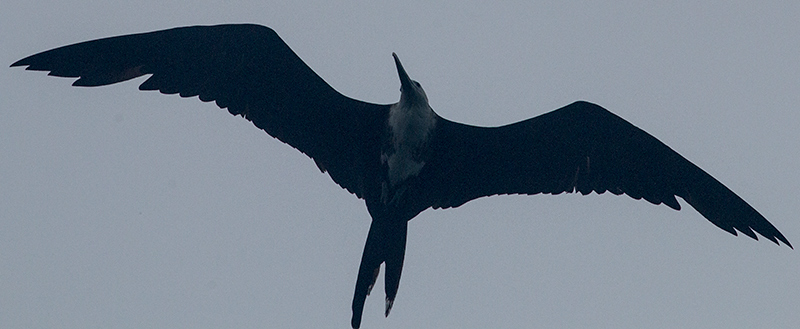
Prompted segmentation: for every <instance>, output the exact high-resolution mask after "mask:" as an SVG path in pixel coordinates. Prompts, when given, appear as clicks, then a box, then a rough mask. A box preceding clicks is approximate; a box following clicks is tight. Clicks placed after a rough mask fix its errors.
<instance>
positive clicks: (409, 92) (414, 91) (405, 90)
mask: <svg viewBox="0 0 800 329" xmlns="http://www.w3.org/2000/svg"><path fill="white" fill-rule="evenodd" d="M392 57H394V64H395V65H396V66H397V75H399V76H400V103H404V104H426V105H427V104H428V96H427V95H425V91H424V90H422V85H420V84H419V82H416V81H414V80H411V78H409V77H408V73H406V70H405V69H404V68H403V64H401V63H400V59H399V58H397V54H395V53H392Z"/></svg>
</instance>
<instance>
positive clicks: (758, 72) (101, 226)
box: [0, 0, 800, 328]
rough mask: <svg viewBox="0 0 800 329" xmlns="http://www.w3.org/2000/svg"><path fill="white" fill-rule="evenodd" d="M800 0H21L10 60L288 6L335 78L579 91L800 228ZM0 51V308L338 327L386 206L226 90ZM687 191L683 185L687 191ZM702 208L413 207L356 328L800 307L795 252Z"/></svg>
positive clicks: (481, 89) (4, 16) (677, 319)
mask: <svg viewBox="0 0 800 329" xmlns="http://www.w3.org/2000/svg"><path fill="white" fill-rule="evenodd" d="M798 17H800V3H798V2H796V1H781V2H778V3H775V2H771V3H767V2H763V1H762V2H753V1H742V2H734V1H724V2H723V1H720V2H718V3H714V4H694V5H677V4H674V2H660V4H658V5H643V4H641V3H640V2H638V1H633V2H630V3H624V2H618V3H616V4H613V5H612V4H608V3H605V2H603V3H596V2H592V3H578V4H564V2H563V1H557V2H554V4H551V3H538V2H532V1H521V2H520V3H519V4H511V3H510V2H497V1H487V2H485V3H482V2H472V3H467V2H463V1H460V2H453V1H451V2H449V3H444V2H442V3H437V4H432V3H431V2H427V1H423V2H417V3H406V2H403V3H402V4H393V3H388V4H376V3H373V2H366V1H357V2H347V3H335V2H331V1H320V2H317V3H307V4H297V3H296V2H285V3H283V4H275V3H271V2H270V1H252V2H244V1H205V0H204V1H193V2H191V5H188V4H177V3H172V2H167V3H165V2H164V1H116V2H110V1H85V2H82V3H75V2H72V1H35V0H34V1H12V2H11V3H5V4H4V5H3V9H2V11H0V64H3V65H5V66H7V65H9V64H11V63H12V62H14V61H16V60H18V59H20V58H22V57H25V56H28V55H31V54H33V53H36V52H39V51H43V50H47V49H50V48H54V47H57V46H62V45H66V44H71V43H75V42H80V41H85V40H89V39H95V38H101V37H107V36H113V35H120V34H128V33H136V32H145V31H152V30H158V29H165V28H170V27H175V26H182V25H195V24H217V23H233V22H250V23H258V24H263V25H267V26H270V27H272V28H274V29H275V30H276V31H277V32H278V34H279V35H280V36H281V37H282V38H283V39H284V40H285V41H286V42H287V43H288V44H289V45H290V46H291V47H292V48H293V49H294V50H295V51H296V52H297V53H298V55H299V56H300V57H301V58H303V60H304V61H305V62H306V63H307V64H309V66H311V67H312V68H313V69H314V70H315V71H316V72H317V73H319V74H320V75H321V76H322V77H323V78H324V79H325V80H326V81H328V82H329V83H330V84H331V85H332V86H333V87H334V88H336V89H337V90H339V91H340V92H342V93H344V94H346V95H348V96H351V97H354V98H358V99H362V100H366V101H371V102H378V103H391V102H395V101H397V100H398V99H399V81H398V79H397V74H396V71H395V68H394V64H393V62H392V58H391V53H392V52H397V54H398V55H399V56H400V58H401V60H402V61H403V64H404V65H405V68H406V69H407V71H408V72H409V74H410V75H411V77H412V78H414V79H415V80H418V81H419V82H421V83H422V85H423V87H424V88H425V90H426V92H427V94H428V97H429V99H430V103H431V106H432V107H433V108H434V110H435V111H436V112H437V113H438V114H439V115H441V116H443V117H446V118H448V119H451V120H455V121H458V122H463V123H470V124H478V125H501V124H506V123H511V122H515V121H518V120H522V119H526V118H529V117H532V116H536V115H539V114H542V113H545V112H548V111H550V110H553V109H556V108H558V107H561V106H564V105H566V104H569V103H571V102H573V101H575V100H578V99H582V100H587V101H591V102H595V103H597V104H600V105H602V106H604V107H605V108H607V109H609V110H610V111H612V112H614V113H616V114H618V115H620V116H622V117H623V118H625V119H627V120H629V121H631V122H632V123H633V124H635V125H637V126H638V127H640V128H642V129H644V130H646V131H648V132H649V133H651V134H653V135H654V136H656V137H657V138H659V139H660V140H661V141H663V142H665V143H666V144H667V145H669V146H670V147H672V148H673V149H675V150H676V151H678V152H679V153H681V154H682V155H684V156H685V157H686V158H688V159H689V160H691V161H692V162H694V163H695V164H697V165H698V166H700V167H701V168H703V169H705V170H706V171H707V172H709V173H710V174H711V175H713V176H714V177H716V178H717V179H719V180H720V181H722V182H723V183H724V184H725V185H727V186H728V187H729V188H731V189H732V190H733V191H735V192H736V193H737V194H739V195H740V196H741V197H743V198H744V199H745V200H746V201H747V202H749V203H750V204H751V205H752V206H753V207H755V208H756V209H758V210H759V211H760V212H761V213H762V214H763V215H764V216H766V217H767V218H768V219H769V220H770V221H771V222H772V223H773V224H774V225H775V226H776V227H777V228H778V229H779V230H780V231H781V232H783V233H784V235H785V236H786V237H787V238H788V239H789V241H791V242H794V243H795V244H796V245H800V219H798V218H797V217H798V216H797V214H798V212H800V203H799V202H798V201H797V186H800V174H798V163H800V152H798V141H800V129H798V125H799V124H800V60H798V59H799V58H800V39H799V37H798V36H800V23H798V20H797V18H798ZM141 81H142V80H136V81H134V82H128V83H123V84H119V85H114V86H107V87H100V88H73V87H70V83H71V82H72V81H71V80H70V79H56V78H50V77H46V76H45V74H43V73H40V72H38V73H32V72H26V71H24V70H22V69H19V68H14V69H10V68H5V69H2V68H0V108H1V109H2V110H0V111H2V120H0V291H2V293H0V327H3V328H292V327H295V328H337V327H338V328H346V327H348V326H349V319H350V302H351V298H352V295H353V287H354V284H355V279H356V273H357V270H358V265H359V261H360V258H361V252H362V248H363V244H364V240H365V238H366V235H367V230H368V228H369V222H370V217H369V215H368V213H367V211H366V207H365V206H364V203H363V201H361V200H359V199H357V198H356V197H355V196H353V195H350V194H349V193H347V192H346V191H345V190H343V189H341V188H339V186H338V185H336V184H335V183H333V181H332V180H331V179H330V178H329V177H328V176H327V175H326V174H321V173H320V172H319V170H318V169H317V168H316V166H315V165H314V163H313V161H311V160H310V159H308V158H307V157H306V156H304V155H302V154H301V153H299V152H297V151H296V150H294V149H293V148H291V147H290V146H288V145H285V144H283V143H281V142H279V141H277V140H275V139H273V138H271V137H269V136H268V135H267V134H265V133H264V132H263V131H261V130H258V129H257V128H255V127H254V126H252V125H251V124H250V123H249V122H247V121H246V120H243V119H241V118H238V117H233V116H230V115H229V114H228V113H227V111H224V110H219V109H217V108H216V107H215V106H214V105H212V104H204V103H201V102H199V101H197V100H196V99H181V98H179V97H177V96H164V95H160V94H158V93H155V92H148V93H143V92H138V91H137V89H136V87H137V85H138V83H141ZM681 201H682V200H681ZM682 205H683V206H684V209H683V210H681V211H680V212H676V211H673V210H671V209H669V208H668V207H666V206H663V205H662V206H652V205H651V204H649V203H647V202H645V201H636V200H632V199H630V198H628V197H616V196H613V195H608V194H606V195H601V196H598V195H596V194H592V195H590V196H585V197H584V196H580V195H575V194H568V195H559V196H541V195H539V196H529V197H528V196H526V197H521V196H501V197H491V198H484V199H480V200H476V201H472V202H469V203H467V204H466V205H464V206H462V207H460V208H457V209H450V210H444V211H442V210H437V211H432V210H428V211H425V212H423V213H422V214H420V215H419V216H417V217H416V218H415V219H414V220H413V221H411V223H410V225H409V234H408V249H407V251H406V262H405V267H404V272H403V278H402V281H401V285H400V291H399V294H398V296H397V300H396V302H395V304H394V308H393V310H392V314H391V315H390V316H389V318H388V319H384V318H383V298H384V295H383V282H382V279H381V280H380V283H378V285H377V286H376V288H375V290H374V292H373V295H372V296H370V297H369V298H368V299H367V305H366V308H365V310H364V322H363V327H364V328H535V327H542V328H553V327H570V328H576V327H595V328H622V327H648V328H680V327H697V328H735V327H739V328H754V327H762V328H766V327H782V328H788V327H798V326H800V312H798V310H799V309H800V281H798V275H799V274H800V257H799V256H800V253H798V251H793V250H791V249H789V248H788V247H784V246H781V247H779V246H776V245H774V244H773V243H771V242H768V241H766V240H765V239H762V241H753V240H751V239H749V238H747V237H734V236H732V235H730V234H728V233H726V232H724V231H722V230H720V229H718V228H717V227H715V226H714V225H712V224H711V223H709V222H708V221H707V220H705V219H704V218H703V217H702V216H701V215H699V214H698V213H697V212H696V211H695V210H694V209H692V208H691V207H690V206H688V205H687V204H686V203H685V202H682Z"/></svg>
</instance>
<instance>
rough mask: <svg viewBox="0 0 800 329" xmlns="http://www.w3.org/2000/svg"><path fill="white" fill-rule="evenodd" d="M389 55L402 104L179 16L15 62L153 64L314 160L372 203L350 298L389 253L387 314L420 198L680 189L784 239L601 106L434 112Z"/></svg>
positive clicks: (358, 302) (41, 65) (116, 73)
mask: <svg viewBox="0 0 800 329" xmlns="http://www.w3.org/2000/svg"><path fill="white" fill-rule="evenodd" d="M392 55H393V56H394V61H395V65H396V67H397V73H398V75H399V77H400V85H401V89H400V91H401V94H400V101H399V102H398V103H395V104H385V105H379V104H371V103H366V102H362V101H359V100H355V99H352V98H349V97H346V96H344V95H342V94H340V93H339V92H337V91H336V90H334V89H333V88H332V87H331V86H329V85H328V84H327V83H326V82H325V81H323V80H322V78H320V77H319V76H318V75H317V74H316V73H314V71H312V70H311V69H310V68H309V67H308V66H307V65H306V64H305V63H303V61H302V60H301V59H300V58H299V57H298V56H297V55H296V54H295V53H294V52H293V51H292V50H291V49H290V48H289V46H287V45H286V43H284V42H283V40H281V39H280V37H278V35H277V34H276V33H275V32H274V31H273V30H271V29H269V28H267V27H264V26H259V25H249V24H242V25H217V26H192V27H180V28H174V29H169V30H163V31H155V32H150V33H141V34H131V35H124V36H117V37H111V38H104V39H98V40H93V41H87V42H82V43H78V44H74V45H69V46H64V47H60V48H56V49H52V50H49V51H45V52H42V53H39V54H36V55H32V56H29V57H26V58H24V59H21V60H19V61H17V62H15V63H14V64H12V65H11V66H27V69H28V70H35V71H49V72H50V73H49V75H53V76H58V77H70V78H78V79H77V80H76V81H75V82H74V83H73V85H75V86H101V85H108V84H113V83H117V82H121V81H125V80H129V79H132V78H136V77H139V76H142V75H147V74H150V75H151V76H150V77H149V78H148V79H147V80H145V81H144V82H143V83H142V84H141V85H140V86H139V89H140V90H158V91H160V92H162V93H164V94H179V95H180V96H181V97H192V96H198V97H199V98H200V100H201V101H204V102H209V101H215V102H216V104H217V105H218V106H219V107H220V108H227V109H228V111H229V112H230V113H231V114H234V115H241V116H242V117H244V118H246V119H248V120H250V121H252V122H253V124H255V125H256V127H258V128H261V129H263V130H264V131H266V132H267V133H268V134H269V135H271V136H273V137H275V138H277V139H279V140H280V141H282V142H284V143H287V144H289V145H291V146H293V147H294V148H296V149H298V150H299V151H300V152H303V153H305V154H306V155H308V156H309V157H311V158H312V159H313V160H314V162H315V163H316V164H317V166H318V167H319V169H320V170H321V171H322V172H327V173H328V174H329V175H330V176H331V178H332V179H333V181H334V182H336V183H337V184H339V185H340V186H341V187H342V188H345V189H347V190H348V191H349V192H351V193H353V194H355V195H356V196H358V197H359V198H361V199H364V201H365V202H366V204H367V209H368V210H369V213H370V215H371V216H372V224H371V226H370V229H369V234H368V235H367V241H366V245H365V246H364V253H363V255H362V258H361V265H360V268H359V270H358V277H357V280H356V286H355V293H354V296H353V304H352V310H353V317H352V320H351V324H352V326H353V328H358V327H359V326H360V323H361V313H362V310H363V307H364V301H365V299H366V297H367V295H369V293H370V290H371V289H372V286H373V284H374V283H375V281H376V279H377V277H378V273H379V269H380V265H381V264H382V263H385V264H386V265H385V290H386V315H387V316H388V314H389V311H390V310H391V307H392V303H393V302H394V299H395V296H396V295H397V289H398V285H399V283H400V274H401V272H402V269H403V258H404V253H405V245H406V229H407V225H408V221H409V220H411V219H412V218H414V217H415V216H416V215H417V214H419V213H420V212H422V211H423V210H425V209H428V208H450V207H458V206H460V205H462V204H464V203H466V202H467V201H470V200H473V199H476V198H480V197H484V196H490V195H497V194H539V193H546V194H559V193H562V192H567V193H571V192H580V193H581V194H584V195H586V194H589V193H591V192H592V191H594V192H597V193H598V194H602V193H604V192H606V191H609V192H611V193H614V194H616V195H619V194H623V193H624V194H627V195H628V196H630V197H632V198H634V199H642V198H643V199H645V200H647V201H649V202H650V203H653V204H661V203H663V204H665V205H667V206H668V207H670V208H672V209H675V210H680V208H681V206H680V204H679V203H678V201H677V199H676V198H675V197H676V196H679V197H681V198H682V199H684V200H685V201H686V202H687V203H688V204H690V205H691V206H692V207H694V208H695V209H696V210H697V211H698V212H699V213H700V214H701V215H703V217H705V218H706V219H708V220H709V221H711V223H713V224H714V225H716V226H717V227H719V228H721V229H723V230H725V231H727V232H729V233H731V234H733V235H737V231H738V232H741V233H744V234H745V235H747V236H749V237H751V238H753V239H756V240H757V239H758V238H757V237H756V234H755V232H758V233H759V234H761V235H762V236H764V237H766V238H767V239H769V240H771V241H773V242H775V243H776V244H780V243H779V242H778V241H780V242H783V243H784V244H786V245H787V246H790V247H791V244H790V243H789V241H788V240H787V239H786V238H785V237H784V236H783V234H781V233H780V232H779V231H778V230H777V229H776V228H775V227H774V226H773V225H772V224H770V223H769V222H768V221H767V220H766V219H765V218H764V217H763V216H762V215H761V214H759V213H758V212H757V211H756V210H755V209H754V208H753V207H751V206H750V205H749V204H747V203H746V202H745V201H744V200H742V199H741V198H740V197H739V196H737V195H736V194H735V193H733V192H732V191H731V190H729V189H728V188H727V187H725V186H724V185H723V184H722V183H720V182H719V181H717V180H716V179H714V178H713V177H711V176H710V175H709V174H708V173H706V172H705V171H703V170H702V169H700V168H699V167H697V166H695V165H694V164H692V163H691V162H689V161H688V160H686V159H685V158H684V157H682V156H681V155H679V154H678V153H676V152H675V151H673V150H672V149H670V148H669V147H668V146H667V145H665V144H664V143H662V142H660V141H659V140H658V139H656V138H655V137H653V136H651V135H649V134H648V133H646V132H644V131H643V130H641V129H639V128H637V127H636V126H634V125H632V124H630V123H629V122H627V121H625V120H623V119H622V118H620V117H618V116H616V115H614V114H612V113H611V112H609V111H607V110H605V109H603V108H602V107H600V106H598V105H595V104H591V103H587V102H582V101H579V102H575V103H572V104H570V105H567V106H565V107H562V108H560V109H557V110H555V111H552V112H549V113H546V114H543V115H540V116H538V117H535V118H532V119H528V120H524V121H520V122H517V123H514V124H510V125H506V126H501V127H476V126H470V125H465V124H461V123H456V122H452V121H449V120H447V119H444V118H442V117H440V116H438V115H437V114H436V113H435V112H433V110H432V109H431V108H430V106H429V105H428V99H427V96H426V95H425V92H424V91H423V90H422V87H421V86H420V84H419V83H417V82H416V81H413V80H411V79H410V78H409V76H408V74H407V73H406V71H405V70H404V69H403V66H402V65H401V64H400V60H399V59H398V58H397V56H396V55H394V54H392Z"/></svg>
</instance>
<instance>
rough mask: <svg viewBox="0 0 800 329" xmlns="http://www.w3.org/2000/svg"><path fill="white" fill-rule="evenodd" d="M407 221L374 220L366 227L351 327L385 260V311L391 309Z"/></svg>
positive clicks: (358, 318)
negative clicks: (367, 232)
mask: <svg viewBox="0 0 800 329" xmlns="http://www.w3.org/2000/svg"><path fill="white" fill-rule="evenodd" d="M407 229H408V222H407V221H402V222H401V223H387V222H384V221H374V220H373V222H372V225H371V226H370V228H369V234H368V235H367V242H366V244H365V245H364V253H363V255H362V256H361V266H360V267H359V269H358V278H357V279H356V289H355V293H354V295H353V306H352V308H353V317H352V319H351V320H350V324H351V325H352V327H353V328H358V327H360V326H361V315H362V313H363V311H364V302H365V301H366V299H367V296H368V295H369V293H370V291H371V290H372V287H373V286H374V285H375V281H376V280H377V278H378V274H379V271H380V266H381V264H382V263H384V262H385V263H386V274H385V277H384V281H385V291H386V312H385V315H386V316H388V315H389V311H390V310H391V308H392V304H393V303H394V299H395V297H396V296H397V289H398V287H399V286H400V275H401V273H402V271H403V259H404V258H405V250H406V232H407Z"/></svg>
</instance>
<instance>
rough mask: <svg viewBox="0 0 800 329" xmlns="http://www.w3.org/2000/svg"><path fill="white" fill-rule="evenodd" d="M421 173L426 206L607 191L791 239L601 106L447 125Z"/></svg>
mask: <svg viewBox="0 0 800 329" xmlns="http://www.w3.org/2000/svg"><path fill="white" fill-rule="evenodd" d="M431 143H432V145H431V154H436V156H432V157H431V160H430V161H429V162H428V163H427V164H426V166H425V169H423V171H422V172H420V176H419V180H418V184H420V189H419V190H420V192H419V193H421V194H422V195H420V199H421V200H424V202H427V203H428V204H427V205H428V206H432V207H434V208H448V207H458V206H460V205H462V204H464V203H465V202H467V201H469V200H472V199H475V198H479V197H483V196H490V195H495V194H538V193H547V194H559V193H562V192H573V191H577V192H580V193H582V194H584V195H585V194H589V193H591V192H592V191H594V192H597V193H598V194H600V193H604V192H605V191H609V192H611V193H614V194H617V195H619V194H622V193H625V194H627V195H629V196H631V197H632V198H634V199H641V198H644V199H645V200H647V201H649V202H651V203H653V204H660V203H664V204H666V205H667V206H669V207H671V208H673V209H676V210H679V209H680V204H679V203H678V201H677V200H676V198H675V196H679V197H681V198H683V199H684V200H686V202H688V203H689V204H690V205H692V207H694V208H695V209H697V211H699V212H700V213H701V214H702V215H703V216H704V217H705V218H707V219H708V220H709V221H711V222H712V223H714V225H717V226H718V227H720V228H722V229H723V230H725V231H728V232H730V233H732V234H734V235H736V230H738V231H739V232H742V233H744V234H745V235H747V236H749V237H751V238H753V239H757V237H756V235H755V233H753V231H755V232H758V233H759V234H761V235H763V236H764V237H766V238H768V239H770V240H771V241H773V242H775V243H778V240H780V241H782V242H783V243H785V244H786V245H788V246H790V247H791V244H790V243H789V241H787V240H786V238H785V237H784V236H783V234H781V233H780V232H779V231H778V230H777V229H776V228H775V227H774V226H773V225H772V224H770V223H769V222H768V221H767V220H766V219H765V218H764V217H763V216H762V215H761V214H759V213H758V212H757V211H756V210H755V209H753V207H751V206H750V205H749V204H747V203H746V202H745V201H744V200H742V199H741V198H740V197H739V196H737V195H736V194H735V193H733V192H732V191H731V190H730V189H728V188H727V187H725V186H724V185H722V183H720V182H719V181H717V180H716V179H714V178H713V177H711V175H709V174H708V173H706V172H705V171H703V170H702V169H700V168H699V167H697V166H696V165H694V164H692V163H691V162H689V161H688V160H686V159H685V158H684V157H682V156H681V155H679V154H678V153H677V152H675V151H673V150H672V149H670V148H669V147H668V146H667V145H665V144H664V143H662V142H661V141H659V140H657V139H656V138H655V137H653V136H651V135H650V134H648V133H646V132H644V131H643V130H641V129H639V128H637V127H635V126H634V125H632V124H630V123H629V122H627V121H625V120H624V119H622V118H620V117H618V116H616V115H614V114H613V113H611V112H609V111H607V110H605V109H603V108H602V107H600V106H597V105H594V104H591V103H586V102H576V103H573V104H571V105H568V106H565V107H563V108H561V109H558V110H555V111H552V112H550V113H546V114H544V115H541V116H538V117H535V118H532V119H529V120H525V121H521V122H518V123H514V124H511V125H507V126H502V127H494V128H484V127H474V126H467V125H463V124H458V123H454V122H451V121H446V120H442V121H441V124H438V126H437V130H436V132H435V136H434V138H433V140H432V141H431Z"/></svg>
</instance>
